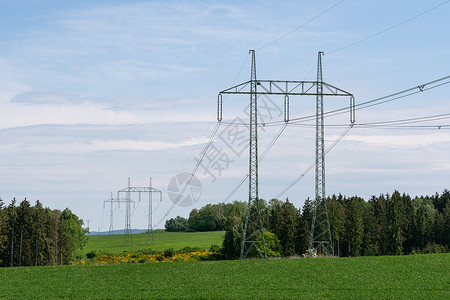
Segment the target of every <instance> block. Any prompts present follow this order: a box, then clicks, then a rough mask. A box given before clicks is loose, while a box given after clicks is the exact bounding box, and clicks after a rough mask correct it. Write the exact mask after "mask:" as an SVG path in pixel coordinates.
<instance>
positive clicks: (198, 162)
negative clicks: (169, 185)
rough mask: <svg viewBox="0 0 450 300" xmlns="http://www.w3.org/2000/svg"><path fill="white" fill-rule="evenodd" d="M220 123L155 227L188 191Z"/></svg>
mask: <svg viewBox="0 0 450 300" xmlns="http://www.w3.org/2000/svg"><path fill="white" fill-rule="evenodd" d="M220 123H221V122H217V123H216V127H215V128H214V130H213V132H212V134H211V136H210V138H209V140H208V143H207V144H206V146H205V148H204V149H203V151H202V152H201V153H200V158H199V159H198V160H197V163H196V165H195V166H194V168H193V170H192V171H191V173H190V177H189V179H188V180H186V182H185V183H184V185H183V188H182V189H181V191H180V193H179V194H178V197H177V199H176V200H175V202H174V203H173V204H172V206H171V207H170V208H169V210H168V211H167V212H166V213H165V214H164V216H163V217H162V218H161V219H160V220H159V221H158V222H157V223H156V224H155V227H156V226H158V225H159V224H160V223H161V222H162V221H163V220H164V218H166V217H167V216H168V215H169V214H170V212H171V211H172V210H173V209H174V207H175V205H176V204H177V203H178V202H179V201H180V199H181V197H182V196H183V194H184V192H185V191H186V188H187V187H188V186H189V183H190V182H191V180H192V178H193V177H194V176H195V173H196V172H197V170H198V167H199V166H200V165H201V163H202V162H203V159H204V158H205V155H206V153H207V151H208V149H209V147H210V146H211V144H212V142H213V140H214V137H215V136H216V133H217V130H219V127H220Z"/></svg>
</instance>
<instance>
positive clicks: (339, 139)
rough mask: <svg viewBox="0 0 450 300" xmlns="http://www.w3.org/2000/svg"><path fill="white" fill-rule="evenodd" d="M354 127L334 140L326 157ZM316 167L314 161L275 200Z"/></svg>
mask: <svg viewBox="0 0 450 300" xmlns="http://www.w3.org/2000/svg"><path fill="white" fill-rule="evenodd" d="M352 127H353V125H349V126H348V128H347V129H346V130H344V132H343V133H341V135H339V137H337V138H336V140H334V142H333V143H332V144H331V145H330V146H329V147H328V148H327V150H326V151H325V155H326V154H328V152H330V151H331V150H332V149H333V148H334V147H335V146H336V145H337V143H339V142H340V141H341V140H342V138H343V137H344V136H345V135H346V134H347V133H348V132H349V131H350V129H352ZM315 165H316V162H315V161H314V162H313V163H312V164H310V165H309V166H308V167H307V168H306V169H305V170H304V171H303V173H301V174H300V175H299V176H298V177H297V178H295V179H294V181H292V182H291V183H290V184H289V185H288V186H287V187H286V188H285V189H284V190H283V191H282V192H280V193H279V194H278V195H277V196H275V198H276V199H279V198H280V197H281V196H282V195H283V194H284V193H286V192H287V191H289V190H290V189H291V188H292V187H293V186H294V185H296V184H297V182H299V181H300V179H302V178H303V177H305V175H306V174H307V173H308V172H309V171H311V169H312V168H314V166H315Z"/></svg>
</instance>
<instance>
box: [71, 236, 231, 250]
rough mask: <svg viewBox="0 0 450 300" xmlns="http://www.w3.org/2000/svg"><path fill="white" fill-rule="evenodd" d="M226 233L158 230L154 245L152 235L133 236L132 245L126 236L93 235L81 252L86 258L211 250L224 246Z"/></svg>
mask: <svg viewBox="0 0 450 300" xmlns="http://www.w3.org/2000/svg"><path fill="white" fill-rule="evenodd" d="M224 234H225V232H224V231H209V232H165V231H162V230H157V231H155V232H154V243H152V239H151V235H150V236H147V234H146V233H141V234H132V235H131V236H132V243H128V244H125V240H126V236H125V235H124V234H116V235H91V236H89V241H88V244H87V245H86V246H84V247H83V249H82V250H81V251H80V252H79V254H80V255H81V256H84V255H85V254H86V253H88V252H90V251H96V252H107V253H121V252H123V251H124V250H125V251H127V252H134V251H137V250H143V249H148V248H151V249H152V250H155V251H164V250H165V249H169V248H173V249H175V250H178V249H182V248H184V247H186V246H190V247H198V248H202V249H209V247H211V245H213V244H215V245H219V246H222V241H223V236H224Z"/></svg>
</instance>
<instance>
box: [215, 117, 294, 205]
mask: <svg viewBox="0 0 450 300" xmlns="http://www.w3.org/2000/svg"><path fill="white" fill-rule="evenodd" d="M287 125H288V123H285V124H284V125H283V127H282V128H281V129H280V130H279V131H278V133H277V134H276V135H275V137H274V138H273V139H272V141H271V142H270V144H269V146H268V147H267V148H266V150H265V151H264V153H263V154H262V155H261V156H260V157H259V160H258V163H261V161H262V160H263V159H264V157H265V156H266V155H267V153H268V152H269V151H270V149H272V147H273V146H274V145H275V143H276V142H277V141H278V139H279V138H280V136H281V134H282V133H283V131H284V130H285V129H286V127H287ZM247 178H248V173H247V174H246V175H245V176H244V177H243V178H242V179H241V181H239V183H238V184H237V185H236V186H235V187H234V189H233V190H232V191H231V192H230V193H229V194H228V196H227V197H225V200H224V201H223V203H226V202H227V201H228V200H230V198H231V197H233V195H234V193H236V192H237V190H238V189H239V188H240V187H241V186H242V184H243V183H244V182H245V181H246V180H247Z"/></svg>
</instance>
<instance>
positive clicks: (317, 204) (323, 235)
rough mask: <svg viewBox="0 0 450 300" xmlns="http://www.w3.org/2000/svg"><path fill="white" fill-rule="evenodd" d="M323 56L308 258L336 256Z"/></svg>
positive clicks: (318, 74) (317, 109) (318, 100)
mask: <svg viewBox="0 0 450 300" xmlns="http://www.w3.org/2000/svg"><path fill="white" fill-rule="evenodd" d="M322 55H323V52H319V54H318V60H317V93H316V180H315V199H314V211H313V218H312V222H311V233H310V238H309V247H308V256H312V255H313V254H314V252H315V253H320V254H325V255H331V256H333V255H334V249H333V240H332V238H331V231H330V222H329V219H328V211H327V205H326V198H325V147H324V126H323V125H324V123H323V78H322Z"/></svg>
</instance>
